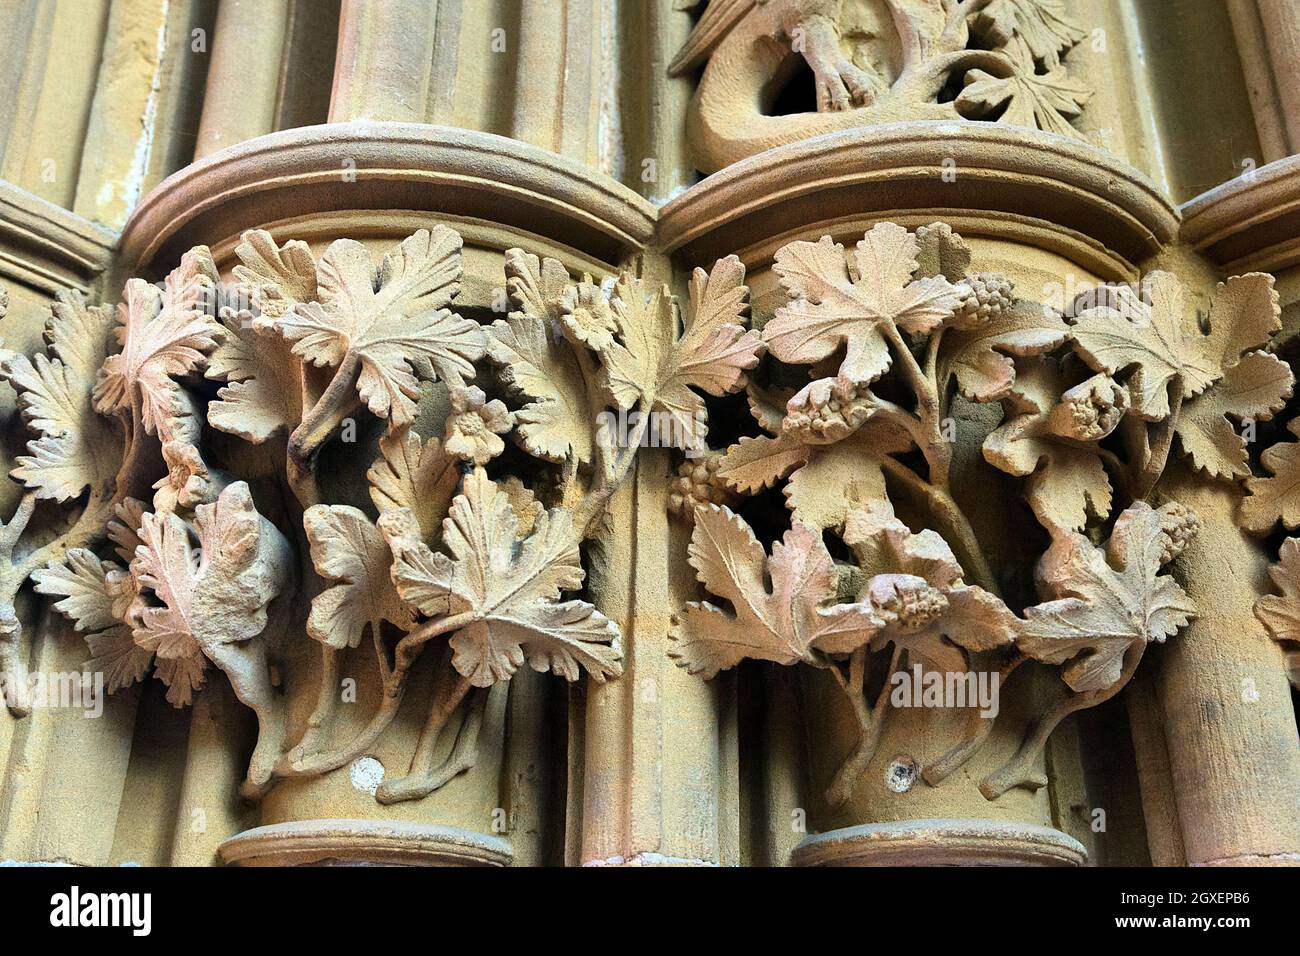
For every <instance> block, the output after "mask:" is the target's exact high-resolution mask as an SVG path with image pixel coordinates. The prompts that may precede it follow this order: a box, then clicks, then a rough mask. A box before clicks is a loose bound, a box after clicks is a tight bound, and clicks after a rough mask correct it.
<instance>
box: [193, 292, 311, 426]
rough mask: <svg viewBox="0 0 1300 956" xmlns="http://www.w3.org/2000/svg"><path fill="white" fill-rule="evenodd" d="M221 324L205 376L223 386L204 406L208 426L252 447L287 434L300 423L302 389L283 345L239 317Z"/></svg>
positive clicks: (295, 366)
mask: <svg viewBox="0 0 1300 956" xmlns="http://www.w3.org/2000/svg"><path fill="white" fill-rule="evenodd" d="M312 281H313V283H314V282H315V279H314V277H313V280H312ZM222 324H223V325H224V326H225V329H226V331H225V334H224V335H222V336H221V340H220V342H218V344H217V347H216V349H215V350H213V352H212V355H211V357H210V358H209V359H208V368H207V371H206V373H205V374H206V376H207V377H208V378H210V379H218V380H224V381H225V382H227V383H228V384H226V385H223V386H222V387H221V388H220V389H219V390H218V391H217V398H218V399H219V400H218V401H215V402H209V403H208V424H210V425H211V426H212V427H213V428H216V429H217V430H219V431H223V432H226V433H227V434H231V435H237V436H239V437H240V438H242V439H244V441H247V442H251V443H252V444H254V445H260V444H261V443H262V442H264V441H266V440H267V439H268V438H270V437H271V436H272V435H274V434H276V433H278V432H290V431H292V430H293V429H294V428H295V427H296V426H297V424H298V422H299V421H300V420H301V419H302V388H301V383H300V380H299V375H300V373H299V367H298V362H297V360H296V359H294V358H293V356H292V355H290V353H289V347H288V345H287V344H286V343H285V341H284V339H283V338H282V337H281V336H279V335H276V334H274V333H273V332H271V331H269V330H267V329H264V328H263V329H259V328H257V327H256V325H255V324H254V323H253V322H252V321H251V320H249V319H246V318H244V317H242V316H241V315H240V314H229V313H228V314H226V315H223V316H222Z"/></svg>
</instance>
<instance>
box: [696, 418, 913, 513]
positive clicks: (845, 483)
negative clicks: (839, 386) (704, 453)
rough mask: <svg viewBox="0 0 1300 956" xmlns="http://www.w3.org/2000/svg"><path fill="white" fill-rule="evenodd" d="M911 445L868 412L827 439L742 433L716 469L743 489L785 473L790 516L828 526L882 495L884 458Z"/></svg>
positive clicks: (762, 484)
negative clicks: (846, 432) (844, 434)
mask: <svg viewBox="0 0 1300 956" xmlns="http://www.w3.org/2000/svg"><path fill="white" fill-rule="evenodd" d="M911 447H912V440H911V438H910V437H909V436H908V435H907V433H906V432H905V431H903V430H902V429H901V428H899V427H897V426H895V425H893V424H892V423H889V422H885V421H883V420H880V419H875V418H868V419H867V421H866V423H865V424H863V425H862V426H861V427H860V428H858V429H857V431H855V432H854V433H853V434H851V435H850V436H849V437H848V438H845V439H843V440H842V441H838V442H834V443H831V444H826V445H812V444H804V443H803V442H801V441H800V440H799V439H798V438H797V437H796V436H795V435H793V434H791V433H789V432H782V433H780V434H778V435H777V436H775V437H768V436H766V435H763V436H758V437H746V438H742V439H741V440H740V442H739V443H738V444H735V445H732V446H731V447H730V448H728V449H727V451H726V452H725V454H724V455H723V457H722V460H721V461H720V462H719V464H718V470H717V475H718V478H719V479H720V480H721V481H723V482H724V483H725V484H726V486H727V487H729V488H731V489H733V490H734V491H738V492H740V493H742V494H754V493H756V492H758V491H761V490H762V489H763V488H766V487H769V486H771V485H772V484H774V483H776V482H777V481H779V480H780V479H781V478H784V477H786V476H787V475H788V476H789V481H787V482H786V485H785V488H784V489H783V493H784V495H785V499H786V505H787V507H789V508H790V510H791V511H792V512H794V518H795V520H797V521H801V522H803V523H804V524H808V525H811V526H812V527H816V528H832V527H838V526H839V525H841V524H843V523H844V518H845V516H846V515H847V514H848V512H849V511H850V509H852V508H854V507H857V506H861V505H865V504H867V503H868V502H871V501H881V500H884V499H885V498H886V491H885V476H884V473H883V471H882V467H883V463H884V460H885V458H886V457H888V456H889V455H893V454H897V453H899V452H904V451H907V450H908V449H910V448H911Z"/></svg>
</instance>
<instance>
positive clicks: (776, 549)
mask: <svg viewBox="0 0 1300 956" xmlns="http://www.w3.org/2000/svg"><path fill="white" fill-rule="evenodd" d="M690 562H691V566H692V567H693V568H695V571H696V576H697V577H698V578H699V579H700V582H701V583H702V584H703V585H704V586H705V587H706V588H707V589H708V590H709V591H711V592H712V593H714V594H716V595H718V596H719V597H721V598H724V599H725V600H727V601H729V602H730V603H731V606H732V608H733V610H734V615H733V614H728V613H726V612H725V611H723V610H721V609H720V608H717V607H715V606H714V605H712V604H710V603H709V602H708V601H703V602H699V601H692V602H690V603H688V604H687V605H686V607H685V608H683V609H682V611H681V612H680V613H679V614H677V615H675V616H674V625H673V629H672V631H671V633H670V634H669V637H670V639H671V640H672V641H673V644H672V647H671V649H670V650H669V652H668V653H669V656H670V657H672V658H673V660H674V661H676V662H677V665H678V666H679V667H684V668H686V670H687V671H688V672H689V673H692V674H703V675H704V677H705V678H710V677H713V676H714V675H715V674H717V673H718V671H720V670H725V669H726V668H729V667H734V666H735V665H737V664H739V663H740V662H741V661H742V660H745V659H746V658H752V659H756V660H765V661H773V662H775V663H778V664H793V663H795V662H797V661H808V662H810V663H811V662H816V661H817V660H818V658H817V657H816V655H815V652H816V651H818V650H832V651H834V652H837V653H848V652H849V651H851V650H853V649H854V648H855V647H860V646H861V645H862V644H864V643H866V642H867V641H868V640H870V638H871V636H872V634H874V633H875V631H876V630H877V629H878V628H879V627H880V624H881V622H880V621H879V620H878V619H876V618H875V617H874V616H873V614H872V612H871V608H870V606H869V605H863V604H839V605H834V606H828V605H831V604H832V602H833V601H834V600H835V597H836V586H837V582H838V573H837V571H836V568H835V564H834V562H833V561H832V560H831V556H830V553H829V552H828V551H827V550H826V545H825V544H824V543H823V542H822V536H821V531H820V530H819V529H817V528H813V527H811V526H809V525H806V524H803V523H801V522H798V521H796V522H795V523H794V524H793V525H792V526H791V528H790V530H789V531H787V532H786V533H785V537H784V538H783V539H782V540H781V541H780V542H777V543H775V544H773V545H772V556H771V557H770V558H769V557H768V556H767V555H766V553H764V551H763V546H762V545H761V544H760V543H759V541H758V539H757V538H756V537H754V532H753V531H752V530H751V529H750V527H749V525H747V524H746V523H745V522H744V520H743V519H742V518H740V517H739V516H738V515H736V514H734V513H733V512H732V510H731V509H730V508H727V507H725V506H724V507H719V506H717V505H709V506H708V507H706V508H701V509H698V510H697V511H696V512H695V529H694V531H693V532H692V534H691V546H690ZM769 581H770V587H769V585H768V582H769Z"/></svg>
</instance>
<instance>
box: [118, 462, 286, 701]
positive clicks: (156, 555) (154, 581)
mask: <svg viewBox="0 0 1300 956" xmlns="http://www.w3.org/2000/svg"><path fill="white" fill-rule="evenodd" d="M139 534H140V540H141V542H142V543H141V544H140V546H139V547H138V548H137V549H136V553H135V558H134V559H133V560H132V562H131V573H132V574H133V575H134V576H135V577H136V578H137V579H138V580H139V582H140V584H141V586H142V587H144V588H147V589H149V590H150V591H152V592H153V595H154V596H155V597H156V598H157V599H158V601H160V602H161V606H152V607H147V608H145V609H144V611H143V612H142V614H141V616H140V621H139V623H138V624H137V625H136V626H135V628H134V633H135V641H136V643H137V644H139V645H140V646H141V647H142V648H144V649H145V650H149V651H152V652H153V653H154V654H155V655H157V658H158V673H159V676H160V677H161V678H162V679H163V681H164V682H166V683H167V685H168V692H167V699H168V700H170V701H171V702H172V703H173V704H175V705H176V706H182V705H184V704H187V703H189V702H190V700H191V697H192V692H193V691H194V690H196V689H198V687H199V686H201V684H202V682H203V670H204V669H205V668H206V666H207V660H208V659H212V660H214V661H216V662H217V663H218V665H219V666H221V667H222V669H223V670H226V672H227V674H228V675H229V676H230V678H231V683H232V685H233V686H234V687H235V690H236V693H240V696H241V698H246V697H249V698H251V696H252V695H250V694H249V688H248V686H247V685H248V684H254V683H256V681H257V678H258V676H260V675H257V674H253V673H248V672H245V671H243V669H242V668H240V667H238V666H235V663H234V661H233V660H232V658H231V657H230V656H227V655H225V654H223V653H222V651H223V648H225V647H227V646H230V645H237V644H241V643H243V642H247V641H250V640H251V639H252V638H254V637H256V636H257V635H259V634H260V633H261V632H262V630H263V629H264V628H265V627H266V613H267V612H266V607H267V605H268V604H269V603H270V601H271V599H272V598H274V597H275V596H276V595H277V594H279V593H280V591H281V589H282V588H283V586H284V582H285V580H286V578H287V573H288V572H287V569H288V543H287V542H286V541H285V540H284V538H283V537H282V536H281V535H280V533H279V532H278V531H276V529H275V527H274V526H273V525H272V524H271V523H270V522H268V521H267V520H266V519H265V518H263V517H262V516H261V515H259V514H258V513H257V509H256V508H255V507H254V506H253V499H252V495H251V494H250V493H249V490H248V485H247V484H246V483H244V482H242V481H237V482H235V483H233V484H231V485H229V486H227V487H226V489H225V490H224V491H223V492H222V493H221V496H220V497H219V498H218V499H217V500H216V502H215V503H213V504H206V505H199V506H198V507H197V508H195V509H194V523H193V534H194V536H195V537H196V538H197V542H198V546H197V547H195V546H194V544H193V543H192V541H191V528H190V526H188V525H187V524H186V522H184V521H182V520H181V519H180V518H179V517H178V516H177V515H176V514H174V513H162V514H151V513H145V514H144V515H143V516H142V518H141V525H140V532H139ZM259 703H260V702H259ZM250 705H251V704H250Z"/></svg>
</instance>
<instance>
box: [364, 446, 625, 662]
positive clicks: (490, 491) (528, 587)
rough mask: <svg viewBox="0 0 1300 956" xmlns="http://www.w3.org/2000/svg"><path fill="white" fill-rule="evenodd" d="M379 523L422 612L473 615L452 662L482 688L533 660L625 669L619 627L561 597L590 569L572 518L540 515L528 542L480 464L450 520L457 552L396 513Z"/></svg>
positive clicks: (407, 592) (448, 541)
mask: <svg viewBox="0 0 1300 956" xmlns="http://www.w3.org/2000/svg"><path fill="white" fill-rule="evenodd" d="M379 527H380V530H381V531H383V533H384V535H385V537H386V538H387V539H388V544H389V547H390V549H391V550H392V552H393V571H392V575H393V582H394V583H395V585H396V587H397V590H398V593H399V594H401V596H402V597H403V598H404V599H405V600H406V601H407V603H408V604H410V605H412V606H413V607H416V608H418V609H419V610H420V611H421V612H422V613H423V614H426V615H428V616H431V617H441V616H443V615H446V614H451V615H455V614H463V613H467V612H469V613H472V614H473V616H474V620H473V621H472V623H469V624H467V625H465V626H464V627H462V628H460V629H459V630H457V631H456V632H455V634H454V635H453V636H452V637H451V640H450V644H451V647H452V651H453V655H452V666H453V667H455V668H456V670H457V671H458V672H460V673H461V674H463V675H464V676H465V677H468V678H469V679H470V682H471V683H472V684H473V685H474V686H475V687H489V686H491V685H492V684H494V683H496V682H497V681H502V680H508V679H509V678H510V676H511V675H512V674H514V672H515V671H516V670H518V668H519V666H520V665H521V664H523V663H524V662H525V661H527V662H528V664H529V665H530V666H531V667H532V668H533V669H534V670H538V671H547V670H550V671H552V672H554V673H556V674H559V675H561V676H562V677H564V678H566V679H568V680H571V681H572V680H577V679H578V677H579V676H580V675H581V673H582V671H583V670H586V671H587V673H588V674H590V675H591V677H592V678H593V679H594V680H596V681H603V680H604V679H605V678H606V677H613V676H617V675H618V674H619V673H620V672H621V670H622V667H621V663H620V660H621V658H620V652H619V642H618V630H617V628H616V627H615V626H614V624H613V622H612V621H610V620H609V619H608V618H606V617H605V616H604V615H603V614H601V613H600V612H599V611H597V610H596V609H595V608H594V607H592V606H591V605H590V604H588V603H587V602H585V601H578V600H570V601H560V600H559V597H560V593H561V592H562V591H572V590H575V589H576V588H578V587H580V586H581V584H582V581H583V577H584V572H583V570H582V564H581V560H580V555H579V552H578V544H577V539H576V536H575V535H574V532H573V527H572V522H571V520H570V517H569V515H568V513H567V512H564V511H561V510H560V509H553V510H551V511H549V512H546V513H543V514H539V515H538V516H537V518H536V520H535V522H534V526H533V530H532V533H531V534H529V535H528V536H527V537H525V538H523V539H522V540H520V537H519V519H518V517H517V515H516V513H515V509H514V507H513V506H512V504H511V501H510V497H509V495H508V494H507V493H506V492H505V491H504V490H503V489H501V488H500V487H499V486H498V485H497V484H496V483H495V482H493V481H492V480H491V479H490V478H488V476H487V472H486V471H484V470H483V469H482V468H476V469H475V470H474V471H473V472H472V473H470V474H469V475H466V477H465V482H464V487H463V488H462V491H461V494H459V495H457V496H456V500H455V501H453V502H452V506H451V512H450V514H449V516H448V517H447V520H446V521H445V522H444V524H443V541H444V544H445V546H446V549H447V551H448V552H449V554H450V555H451V557H448V556H447V555H446V554H441V553H434V552H433V551H431V550H430V549H429V548H428V547H427V546H426V545H425V544H424V543H423V542H422V541H421V540H420V538H419V537H418V533H417V531H416V529H415V522H414V520H413V518H412V517H411V515H410V514H409V513H407V512H405V511H401V510H398V511H389V512H386V513H385V514H383V515H381V516H380V518H379Z"/></svg>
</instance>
